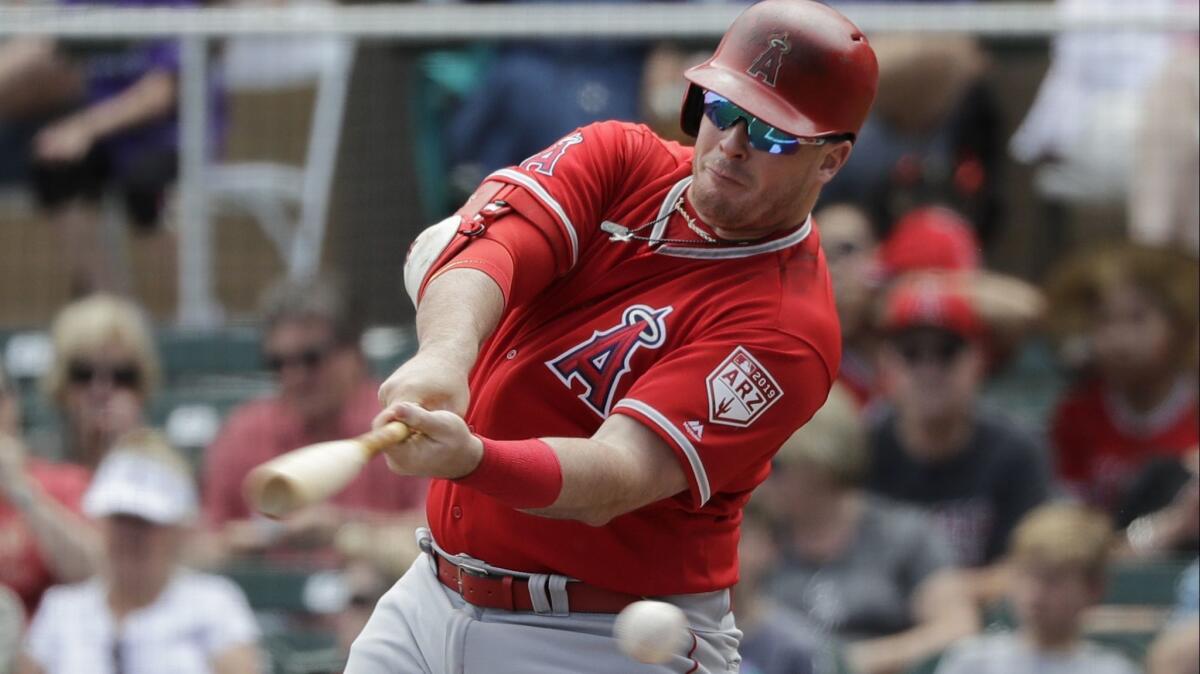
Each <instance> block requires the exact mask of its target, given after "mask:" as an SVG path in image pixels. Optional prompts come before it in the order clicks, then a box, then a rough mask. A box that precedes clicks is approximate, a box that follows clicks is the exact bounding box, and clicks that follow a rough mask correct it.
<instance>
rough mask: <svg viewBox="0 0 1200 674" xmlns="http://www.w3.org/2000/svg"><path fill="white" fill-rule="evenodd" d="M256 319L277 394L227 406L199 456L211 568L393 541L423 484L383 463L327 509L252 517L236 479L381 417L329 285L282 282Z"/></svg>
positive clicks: (347, 320) (347, 317) (355, 336)
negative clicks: (229, 560)
mask: <svg viewBox="0 0 1200 674" xmlns="http://www.w3.org/2000/svg"><path fill="white" fill-rule="evenodd" d="M262 313H263V317H264V323H265V327H264V339H263V351H264V356H265V358H266V361H267V366H268V367H269V368H270V369H271V370H272V372H274V374H275V377H276V381H277V382H278V392H277V393H276V394H275V395H272V396H271V397H268V398H265V399H262V400H256V401H253V402H249V403H247V404H245V405H243V406H241V407H239V408H238V409H236V410H234V411H233V412H232V413H231V414H230V416H229V419H228V420H227V421H226V423H225V426H224V428H223V429H222V430H221V432H220V433H219V434H218V436H217V439H216V440H215V441H214V442H213V444H212V446H210V447H209V449H208V452H207V453H206V454H205V457H204V462H205V465H204V510H205V516H206V518H207V520H208V524H209V525H210V526H211V527H213V528H214V535H213V536H212V537H211V539H210V540H209V541H208V544H207V547H208V548H209V549H208V550H207V553H208V554H209V556H210V557H211V559H210V560H209V561H210V563H213V562H217V561H219V560H221V559H223V558H225V557H226V556H228V555H230V554H243V553H258V552H263V551H266V550H268V549H270V550H271V551H272V552H273V553H275V554H279V553H284V552H285V551H286V550H287V549H288V548H291V549H293V551H295V552H297V553H298V554H301V556H307V555H308V553H303V552H301V549H302V548H309V549H310V552H311V549H312V548H316V549H317V555H318V556H320V555H321V554H324V553H325V552H327V549H326V550H322V549H324V548H327V546H329V545H330V544H331V543H334V542H335V539H337V540H354V541H363V540H364V539H365V540H368V541H376V542H377V543H383V542H384V541H387V540H394V537H392V536H388V535H384V533H385V532H386V531H387V530H388V529H390V528H391V527H393V526H403V522H405V521H407V522H409V523H410V524H415V521H416V520H419V519H420V514H419V513H420V511H419V508H420V507H421V506H422V504H423V497H424V491H425V482H424V481H423V480H418V479H416V478H397V477H396V476H395V475H394V474H392V473H391V472H390V471H388V469H387V466H386V465H385V464H384V463H383V461H382V460H380V461H376V462H373V463H371V465H370V466H368V467H367V469H366V470H364V471H363V472H362V473H361V474H360V475H358V477H356V478H355V480H354V481H353V482H351V483H350V485H349V486H348V487H347V488H346V489H345V490H343V491H342V492H340V493H339V494H337V495H336V496H334V497H333V499H332V500H331V501H329V502H328V503H324V504H320V505H316V506H313V507H311V508H308V509H306V510H304V511H302V512H300V513H298V514H297V515H296V516H294V517H291V518H289V519H288V520H287V521H286V522H283V523H279V522H271V521H269V520H265V519H262V518H261V517H256V516H254V514H253V513H252V512H251V511H250V509H249V506H248V505H247V503H246V501H245V499H244V498H243V492H242V482H243V480H244V479H245V477H246V474H247V473H249V472H250V470H251V469H252V468H254V467H255V466H257V465H259V464H261V463H263V462H265V461H267V460H269V459H271V458H274V457H276V456H278V455H280V454H282V453H284V452H287V451H290V450H293V449H296V448H298V447H302V446H304V445H309V444H313V443H316V442H324V441H327V440H335V439H341V438H346V437H352V436H355V435H359V434H360V433H363V432H365V431H367V430H369V429H370V428H371V420H372V419H373V418H374V416H375V415H376V414H377V413H378V412H379V398H378V397H377V391H378V389H379V384H378V382H376V381H374V380H373V379H372V378H371V376H370V373H369V371H368V367H367V361H366V357H365V356H364V355H363V353H362V351H361V349H360V348H359V329H358V326H357V325H356V324H355V321H354V317H353V316H352V315H351V313H350V311H349V308H348V307H347V306H346V303H345V300H344V299H343V297H342V296H341V294H340V292H339V290H338V289H337V288H336V287H335V286H334V285H333V284H331V283H328V282H325V281H320V280H317V281H311V282H300V283H297V282H291V281H287V282H283V283H281V284H279V285H277V286H275V287H274V288H272V289H271V290H270V292H269V293H268V294H267V296H266V298H265V301H264V306H263V311H262ZM398 518H399V519H398ZM364 529H366V530H367V531H368V533H364ZM409 540H411V537H409ZM360 552H361V551H360ZM362 554H366V553H362ZM414 554H415V552H414Z"/></svg>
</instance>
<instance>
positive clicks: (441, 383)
mask: <svg viewBox="0 0 1200 674" xmlns="http://www.w3.org/2000/svg"><path fill="white" fill-rule="evenodd" d="M467 374H468V372H467V371H466V370H464V369H462V367H461V366H460V365H458V364H457V363H455V362H453V361H452V360H451V359H448V358H441V357H439V356H437V355H436V354H431V353H427V352H425V351H418V352H417V355H415V356H413V357H412V358H410V359H409V360H408V362H406V363H405V364H403V365H401V366H400V367H398V368H396V371H395V372H393V373H392V376H390V377H388V378H387V381H385V382H383V385H382V386H380V387H379V402H381V403H383V406H384V408H385V409H384V412H385V413H386V412H387V408H390V407H392V406H394V405H396V404H398V403H415V404H417V405H420V406H421V407H424V408H425V409H427V410H447V411H449V412H453V413H455V414H457V415H459V416H462V415H464V414H466V413H467V403H469V402H470V400H471V394H470V391H469V389H468V388H467ZM380 416H381V417H382V416H385V415H380ZM390 420H391V417H390V416H388V417H387V418H386V419H385V420H384V421H382V422H380V421H379V420H378V419H377V420H376V424H375V427H376V428H378V427H379V426H381V425H383V424H384V423H387V421H390Z"/></svg>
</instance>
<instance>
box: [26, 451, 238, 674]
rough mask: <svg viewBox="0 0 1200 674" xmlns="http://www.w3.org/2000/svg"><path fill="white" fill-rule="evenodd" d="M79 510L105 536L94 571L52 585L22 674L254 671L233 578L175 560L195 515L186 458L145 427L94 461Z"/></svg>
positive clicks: (36, 622) (220, 673) (33, 629)
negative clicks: (97, 571)
mask: <svg viewBox="0 0 1200 674" xmlns="http://www.w3.org/2000/svg"><path fill="white" fill-rule="evenodd" d="M83 509H84V511H85V512H86V513H87V514H88V515H89V516H90V517H93V518H95V519H96V520H97V521H98V523H99V526H100V530H101V534H102V537H103V540H104V554H105V564H104V565H103V569H102V571H101V573H100V574H99V575H98V576H97V577H94V578H92V579H91V580H88V581H86V582H83V583H79V584H76V585H66V586H59V587H55V588H52V589H51V590H49V591H48V592H47V593H46V594H45V596H44V597H43V599H42V603H41V606H40V607H39V609H38V612H37V614H36V615H35V616H34V619H33V622H32V624H31V625H30V629H29V634H28V636H27V639H26V644H25V652H24V657H23V662H22V669H20V670H19V671H20V672H22V674H161V673H163V672H171V673H172V674H235V673H236V674H254V673H255V672H259V671H260V663H259V657H258V648H257V642H258V639H259V629H258V626H257V625H256V623H255V621H254V616H253V613H252V612H251V610H250V607H249V604H248V603H247V602H246V598H245V596H244V595H243V594H242V592H241V590H240V589H238V587H237V586H236V585H234V584H233V583H232V582H231V581H229V580H227V579H225V578H222V577H219V576H212V575H207V574H201V573H196V572H192V571H189V570H186V569H184V568H183V567H182V565H181V563H180V560H181V557H182V553H183V549H184V546H185V544H186V542H187V539H188V536H189V535H190V530H191V529H190V525H191V524H192V523H193V521H194V520H195V517H196V513H197V498H196V489H195V486H194V485H193V482H192V476H191V471H190V469H189V467H188V465H187V463H186V462H185V461H184V460H183V459H182V458H181V457H180V456H179V455H178V454H177V453H176V452H175V450H173V449H172V448H171V447H170V446H169V445H167V443H166V442H165V441H164V440H163V438H162V437H161V436H160V435H158V434H157V433H154V432H152V431H148V430H138V431H134V432H132V433H129V434H127V435H125V436H124V437H123V438H122V439H121V440H119V441H118V442H117V443H116V445H115V446H114V448H113V449H112V451H111V452H110V453H109V454H108V456H106V457H105V458H104V460H103V461H102V462H101V463H100V466H99V468H98V469H97V471H96V476H95V478H94V480H93V481H92V484H91V487H90V488H89V489H88V492H87V493H86V494H85V496H84V500H83Z"/></svg>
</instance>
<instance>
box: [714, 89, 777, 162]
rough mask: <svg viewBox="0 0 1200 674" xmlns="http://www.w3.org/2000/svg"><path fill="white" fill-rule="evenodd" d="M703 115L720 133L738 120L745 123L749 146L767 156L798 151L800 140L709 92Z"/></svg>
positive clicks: (726, 99) (722, 97)
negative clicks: (767, 154)
mask: <svg viewBox="0 0 1200 674" xmlns="http://www.w3.org/2000/svg"><path fill="white" fill-rule="evenodd" d="M704 114H705V115H706V116H707V117H708V119H709V121H710V122H712V123H713V126H715V127H717V128H718V129H720V130H721V131H724V130H725V129H728V128H729V127H730V126H733V125H734V124H736V123H737V122H738V121H739V120H745V122H746V135H747V136H749V138H750V146H751V147H753V148H754V149H756V150H762V151H763V152H767V153H769V154H792V153H793V152H795V151H796V150H798V149H800V140H799V139H798V138H796V137H795V136H793V135H792V134H790V133H787V132H786V131H780V130H779V129H776V128H775V127H773V126H771V125H770V124H766V123H764V122H763V121H762V120H760V119H758V118H756V117H755V116H754V115H751V114H750V113H748V112H746V111H745V110H743V109H741V108H739V107H738V106H737V105H735V104H734V103H733V102H732V101H730V100H729V99H728V98H725V97H724V96H721V95H720V94H715V93H713V92H711V91H707V92H705V93H704Z"/></svg>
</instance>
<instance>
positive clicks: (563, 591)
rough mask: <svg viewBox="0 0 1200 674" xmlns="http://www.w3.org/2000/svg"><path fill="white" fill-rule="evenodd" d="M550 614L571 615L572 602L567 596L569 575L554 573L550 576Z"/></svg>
mask: <svg viewBox="0 0 1200 674" xmlns="http://www.w3.org/2000/svg"><path fill="white" fill-rule="evenodd" d="M549 594H550V609H551V612H550V615H553V616H568V615H571V602H570V599H569V598H568V597H567V577H566V576H559V575H553V576H550V592H549Z"/></svg>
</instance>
